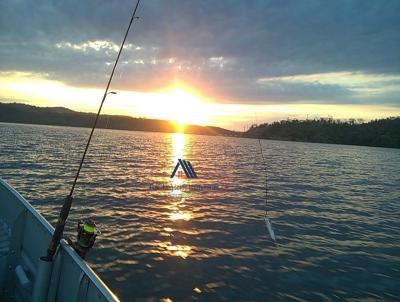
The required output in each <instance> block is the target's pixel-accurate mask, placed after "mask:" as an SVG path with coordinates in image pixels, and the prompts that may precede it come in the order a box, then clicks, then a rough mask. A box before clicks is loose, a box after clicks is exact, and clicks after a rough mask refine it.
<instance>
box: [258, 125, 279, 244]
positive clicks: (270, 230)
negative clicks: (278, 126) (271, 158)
mask: <svg viewBox="0 0 400 302" xmlns="http://www.w3.org/2000/svg"><path fill="white" fill-rule="evenodd" d="M256 122H257V118H256ZM257 125H258V124H257ZM258 145H259V146H260V153H261V159H262V161H263V167H264V175H265V215H264V222H265V226H266V228H267V230H268V233H269V235H270V237H271V239H272V240H273V241H274V243H275V244H277V242H276V237H275V232H274V229H273V228H272V223H271V220H270V218H269V215H268V171H267V163H266V160H265V157H264V152H263V148H262V144H261V138H260V135H259V136H258Z"/></svg>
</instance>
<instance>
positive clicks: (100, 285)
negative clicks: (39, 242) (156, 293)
mask: <svg viewBox="0 0 400 302" xmlns="http://www.w3.org/2000/svg"><path fill="white" fill-rule="evenodd" d="M0 185H2V186H4V187H5V188H6V189H7V190H9V191H10V192H11V193H12V194H13V195H14V196H15V197H16V198H17V199H18V200H19V201H20V202H21V203H22V204H23V205H24V206H25V208H26V209H27V210H28V211H29V212H30V213H31V214H32V215H33V216H34V217H35V218H37V220H38V221H40V223H41V224H42V225H43V226H44V227H45V228H46V229H47V231H48V232H49V233H50V235H52V234H53V232H54V227H53V226H52V225H51V224H50V223H49V222H48V221H47V220H46V218H44V217H43V216H42V215H41V214H40V213H39V212H38V211H37V210H35V208H34V207H33V206H32V205H31V204H30V203H29V202H28V201H27V200H26V199H25V198H24V197H23V196H22V195H21V194H19V193H18V191H17V190H15V189H14V188H13V187H12V186H11V185H10V184H8V183H7V182H6V181H5V180H4V179H1V178H0ZM60 246H61V248H62V249H63V251H65V253H66V254H67V255H68V256H70V257H71V258H72V259H73V260H74V261H75V263H76V264H77V265H78V266H79V268H80V269H81V270H82V271H83V272H84V273H85V274H86V276H87V277H88V278H89V279H90V281H91V282H92V283H93V284H94V286H96V288H97V289H98V290H99V291H100V292H101V293H102V294H103V296H104V298H106V299H107V300H109V301H112V302H114V301H120V300H119V299H118V297H117V296H116V295H115V294H114V293H113V292H112V291H111V290H110V289H109V288H108V286H107V285H106V284H105V283H104V282H103V280H101V278H100V277H99V276H98V275H97V274H96V273H95V271H94V270H93V269H92V268H91V267H90V266H89V265H88V264H87V263H86V262H85V261H84V260H82V258H81V257H80V256H79V255H78V254H76V252H75V251H74V249H73V248H72V247H71V246H70V245H69V244H68V243H67V241H66V240H65V239H61V240H60ZM43 253H44V254H45V251H43Z"/></svg>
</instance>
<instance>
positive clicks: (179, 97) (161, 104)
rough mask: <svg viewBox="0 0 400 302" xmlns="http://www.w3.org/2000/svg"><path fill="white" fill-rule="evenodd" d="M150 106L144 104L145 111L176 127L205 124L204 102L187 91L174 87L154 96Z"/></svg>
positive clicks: (205, 110) (205, 111)
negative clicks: (173, 123) (174, 123)
mask: <svg viewBox="0 0 400 302" xmlns="http://www.w3.org/2000/svg"><path fill="white" fill-rule="evenodd" d="M149 101H150V104H152V105H150V104H145V105H144V108H145V109H146V110H149V111H152V114H153V115H155V116H159V117H162V118H163V119H166V120H170V121H174V122H176V123H177V124H178V126H180V127H183V126H184V125H186V124H197V125H204V124H206V123H207V118H206V117H207V109H206V106H207V104H206V102H205V101H204V100H203V99H202V98H201V97H200V96H197V95H195V94H194V93H192V92H191V91H190V90H189V89H185V88H183V87H181V86H175V87H173V88H171V89H168V90H167V91H165V92H161V93H159V94H157V95H154V98H152V99H150V100H149Z"/></svg>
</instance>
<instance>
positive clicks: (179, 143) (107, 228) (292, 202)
mask: <svg viewBox="0 0 400 302" xmlns="http://www.w3.org/2000/svg"><path fill="white" fill-rule="evenodd" d="M88 134H89V129H81V128H64V127H49V126H33V125H16V124H15V125H14V124H0V138H1V139H0V177H1V178H3V179H5V180H6V181H7V182H9V183H10V184H11V185H12V186H14V187H15V188H16V189H17V190H18V191H19V192H20V193H21V194H22V195H23V196H24V197H25V198H26V199H27V200H28V201H30V202H31V203H32V204H33V205H34V206H35V207H36V208H37V209H38V210H39V211H40V212H41V213H42V214H43V215H44V217H46V218H47V219H48V220H49V221H51V222H52V223H53V224H54V222H55V220H56V217H57V216H58V211H59V209H60V207H61V204H62V202H63V199H64V196H65V195H67V193H68V192H69V189H70V186H71V184H72V180H73V176H74V173H75V172H76V169H77V165H78V163H79V160H80V156H81V154H82V151H83V148H84V144H85V141H86V138H87V136H88ZM262 145H263V149H264V154H265V158H266V165H267V171H268V177H269V182H268V187H269V200H268V210H269V214H270V217H272V222H273V226H274V229H275V233H276V236H277V240H278V245H277V246H275V245H274V244H273V243H272V242H271V241H270V238H269V235H268V233H267V231H266V228H265V224H264V221H263V218H264V214H265V198H264V188H265V175H264V166H263V162H262V159H261V154H260V150H259V146H258V141H257V140H252V139H239V138H223V137H207V136H196V135H182V134H161V133H146V132H128V131H114V130H96V132H95V137H94V140H93V144H92V145H91V148H90V151H89V154H88V156H87V161H86V163H85V165H84V168H83V170H82V173H81V178H80V180H79V182H78V186H77V189H76V191H75V202H74V205H73V209H72V212H71V214H70V219H69V233H70V234H74V232H75V226H76V223H77V221H78V220H79V219H82V218H86V217H92V218H94V219H95V220H96V222H98V224H99V227H100V229H101V232H102V235H101V236H100V237H99V238H98V240H97V241H96V244H95V247H94V249H93V250H92V251H91V252H90V254H89V256H88V261H89V262H90V263H91V265H92V266H93V267H94V269H95V270H96V272H97V273H98V274H99V275H100V276H101V277H102V278H103V279H104V281H105V282H106V283H107V284H108V285H109V286H110V288H111V289H112V290H113V291H114V292H115V293H116V294H117V295H118V296H119V297H120V298H121V300H122V301H159V300H164V301H169V300H168V299H170V300H172V301H194V300H198V301H337V300H347V301H360V300H368V301H374V300H386V301H391V300H400V286H399V285H400V283H399V282H400V173H399V172H400V150H396V149H385V148H369V147H357V146H342V145H324V144H309V143H294V142H279V141H268V140H265V141H262ZM178 158H184V159H188V160H190V161H191V163H192V165H193V166H194V168H195V170H196V172H197V174H198V176H199V178H198V179H186V178H174V179H173V180H172V181H171V179H170V178H169V176H170V174H171V172H172V170H173V168H174V166H175V164H176V161H177V159H178Z"/></svg>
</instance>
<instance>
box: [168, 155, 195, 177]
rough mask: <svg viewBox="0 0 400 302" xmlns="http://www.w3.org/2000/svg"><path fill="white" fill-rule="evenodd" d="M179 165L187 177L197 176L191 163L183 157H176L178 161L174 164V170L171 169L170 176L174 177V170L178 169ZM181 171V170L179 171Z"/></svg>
mask: <svg viewBox="0 0 400 302" xmlns="http://www.w3.org/2000/svg"><path fill="white" fill-rule="evenodd" d="M179 166H181V167H182V170H183V172H185V175H186V177H187V178H197V174H196V172H195V171H194V169H193V166H192V164H191V163H190V161H188V160H184V159H178V163H177V164H176V166H175V168H174V171H172V174H171V176H170V178H174V176H175V174H176V171H178V169H179ZM179 172H181V171H179ZM179 172H178V176H181V173H179Z"/></svg>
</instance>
